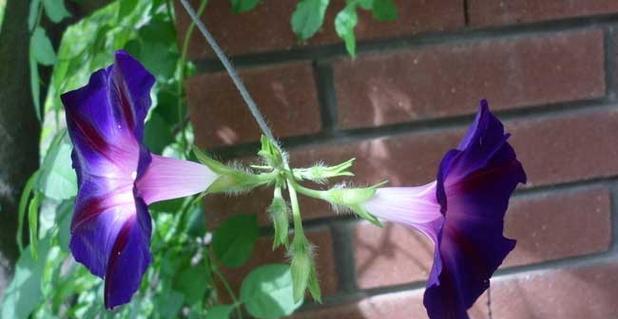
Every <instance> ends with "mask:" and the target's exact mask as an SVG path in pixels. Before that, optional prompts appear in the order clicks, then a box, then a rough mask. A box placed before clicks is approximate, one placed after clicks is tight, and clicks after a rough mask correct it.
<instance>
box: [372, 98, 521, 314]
mask: <svg viewBox="0 0 618 319" xmlns="http://www.w3.org/2000/svg"><path fill="white" fill-rule="evenodd" d="M508 137H509V135H508V134H505V133H504V128H503V126H502V123H500V121H499V120H498V119H497V118H496V117H494V115H493V114H491V112H490V111H489V108H488V106H487V102H486V101H484V100H483V101H481V106H480V110H479V112H478V113H477V116H476V119H475V121H474V123H473V124H472V126H471V127H470V128H469V130H468V132H467V134H466V135H465V137H464V138H463V140H462V141H461V143H460V144H459V146H458V147H457V149H453V150H450V151H449V152H447V153H446V155H445V156H444V158H443V159H442V162H441V164H440V168H439V170H438V174H437V179H436V181H433V182H431V183H429V184H426V185H424V186H419V187H391V188H379V189H377V190H376V194H375V196H374V197H373V198H372V199H371V200H369V201H368V202H366V203H365V204H364V208H365V209H366V210H367V211H369V212H371V213H372V214H374V215H375V216H377V217H379V218H381V219H384V220H387V221H391V222H396V223H401V224H403V225H406V226H409V227H411V228H414V229H416V230H418V231H420V232H421V233H423V234H425V235H426V236H427V237H429V238H430V239H431V240H432V241H433V243H434V244H435V248H434V262H433V267H432V269H431V273H430V275H429V279H428V281H427V289H426V290H425V296H424V304H425V308H427V313H428V314H429V317H430V318H431V319H467V318H469V317H468V314H467V309H468V308H470V307H471V306H472V305H473V304H474V302H475V301H476V299H477V298H478V297H479V296H480V295H481V294H482V293H483V291H485V290H486V289H487V288H488V287H489V278H490V277H491V276H492V274H493V273H494V271H496V269H497V268H498V266H499V265H500V264H501V263H502V261H503V260H504V258H505V257H506V255H507V254H508V253H509V252H510V251H511V250H512V249H513V248H514V247H515V241H514V240H511V239H507V238H505V237H504V236H503V234H502V233H503V228H504V221H503V219H504V214H505V212H506V209H507V206H508V201H509V198H510V196H511V194H512V193H513V190H514V189H515V187H516V185H517V184H518V183H525V182H526V174H525V172H524V170H523V168H522V166H521V163H520V162H519V161H518V160H517V158H516V156H515V152H514V150H513V148H512V147H511V146H510V145H509V144H508V143H507V139H508Z"/></svg>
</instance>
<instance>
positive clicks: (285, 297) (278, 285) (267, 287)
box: [240, 264, 303, 319]
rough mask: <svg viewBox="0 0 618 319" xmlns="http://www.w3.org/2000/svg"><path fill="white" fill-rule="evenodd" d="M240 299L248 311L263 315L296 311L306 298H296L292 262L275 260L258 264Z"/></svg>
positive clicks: (274, 315)
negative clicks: (287, 263)
mask: <svg viewBox="0 0 618 319" xmlns="http://www.w3.org/2000/svg"><path fill="white" fill-rule="evenodd" d="M240 300H241V301H242V302H243V303H244V305H245V308H246V309H247V312H249V314H251V315H252V316H254V317H256V318H260V319H271V318H272V319H274V318H280V317H284V316H288V315H290V314H292V313H293V312H294V311H295V310H296V309H298V308H299V307H300V306H301V305H302V303H303V301H302V299H301V300H300V301H299V302H295V301H294V298H293V288H292V274H291V273H290V268H289V266H288V265H282V264H272V265H266V266H261V267H258V268H255V269H254V270H253V271H252V272H251V273H249V275H248V276H247V277H246V278H245V280H244V281H243V283H242V285H241V287H240Z"/></svg>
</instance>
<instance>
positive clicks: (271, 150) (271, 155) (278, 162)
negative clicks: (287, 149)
mask: <svg viewBox="0 0 618 319" xmlns="http://www.w3.org/2000/svg"><path fill="white" fill-rule="evenodd" d="M260 142H261V143H262V148H261V149H260V150H259V151H258V155H259V156H260V157H261V158H263V159H264V161H265V162H266V164H268V165H269V166H270V167H271V168H277V167H281V166H282V165H283V163H284V161H285V156H286V155H285V154H284V153H282V152H281V148H280V147H279V146H278V145H277V144H276V142H275V141H273V140H271V139H270V138H268V137H266V136H264V135H262V137H261V138H260Z"/></svg>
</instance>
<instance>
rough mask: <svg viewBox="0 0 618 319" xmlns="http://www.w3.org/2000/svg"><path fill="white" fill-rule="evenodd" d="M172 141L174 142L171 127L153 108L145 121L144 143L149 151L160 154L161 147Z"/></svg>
mask: <svg viewBox="0 0 618 319" xmlns="http://www.w3.org/2000/svg"><path fill="white" fill-rule="evenodd" d="M172 142H174V138H173V136H172V128H171V127H170V125H169V124H168V123H167V122H166V121H165V120H164V119H163V118H162V117H161V116H160V115H159V114H158V113H157V112H156V109H155V112H153V113H152V114H151V115H150V119H149V120H148V122H146V127H145V131H144V143H146V146H148V149H150V151H151V152H153V153H157V154H161V152H163V149H164V148H165V147H166V146H167V145H168V144H170V143H172Z"/></svg>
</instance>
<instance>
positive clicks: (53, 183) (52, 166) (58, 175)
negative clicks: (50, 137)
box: [38, 134, 77, 200]
mask: <svg viewBox="0 0 618 319" xmlns="http://www.w3.org/2000/svg"><path fill="white" fill-rule="evenodd" d="M65 135H66V134H59V135H58V136H57V137H56V139H55V141H54V142H53V143H52V146H51V147H50V149H49V151H48V152H47V154H46V156H45V159H44V160H43V165H42V168H41V177H40V179H39V183H38V189H39V191H41V192H42V193H44V194H45V196H47V197H49V198H53V199H56V200H64V199H68V198H71V197H74V196H75V195H76V194H77V177H76V175H75V170H73V167H72V164H71V163H72V160H71V150H72V147H71V145H70V144H69V142H68V141H67V140H66V139H67V138H66V136H65Z"/></svg>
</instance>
